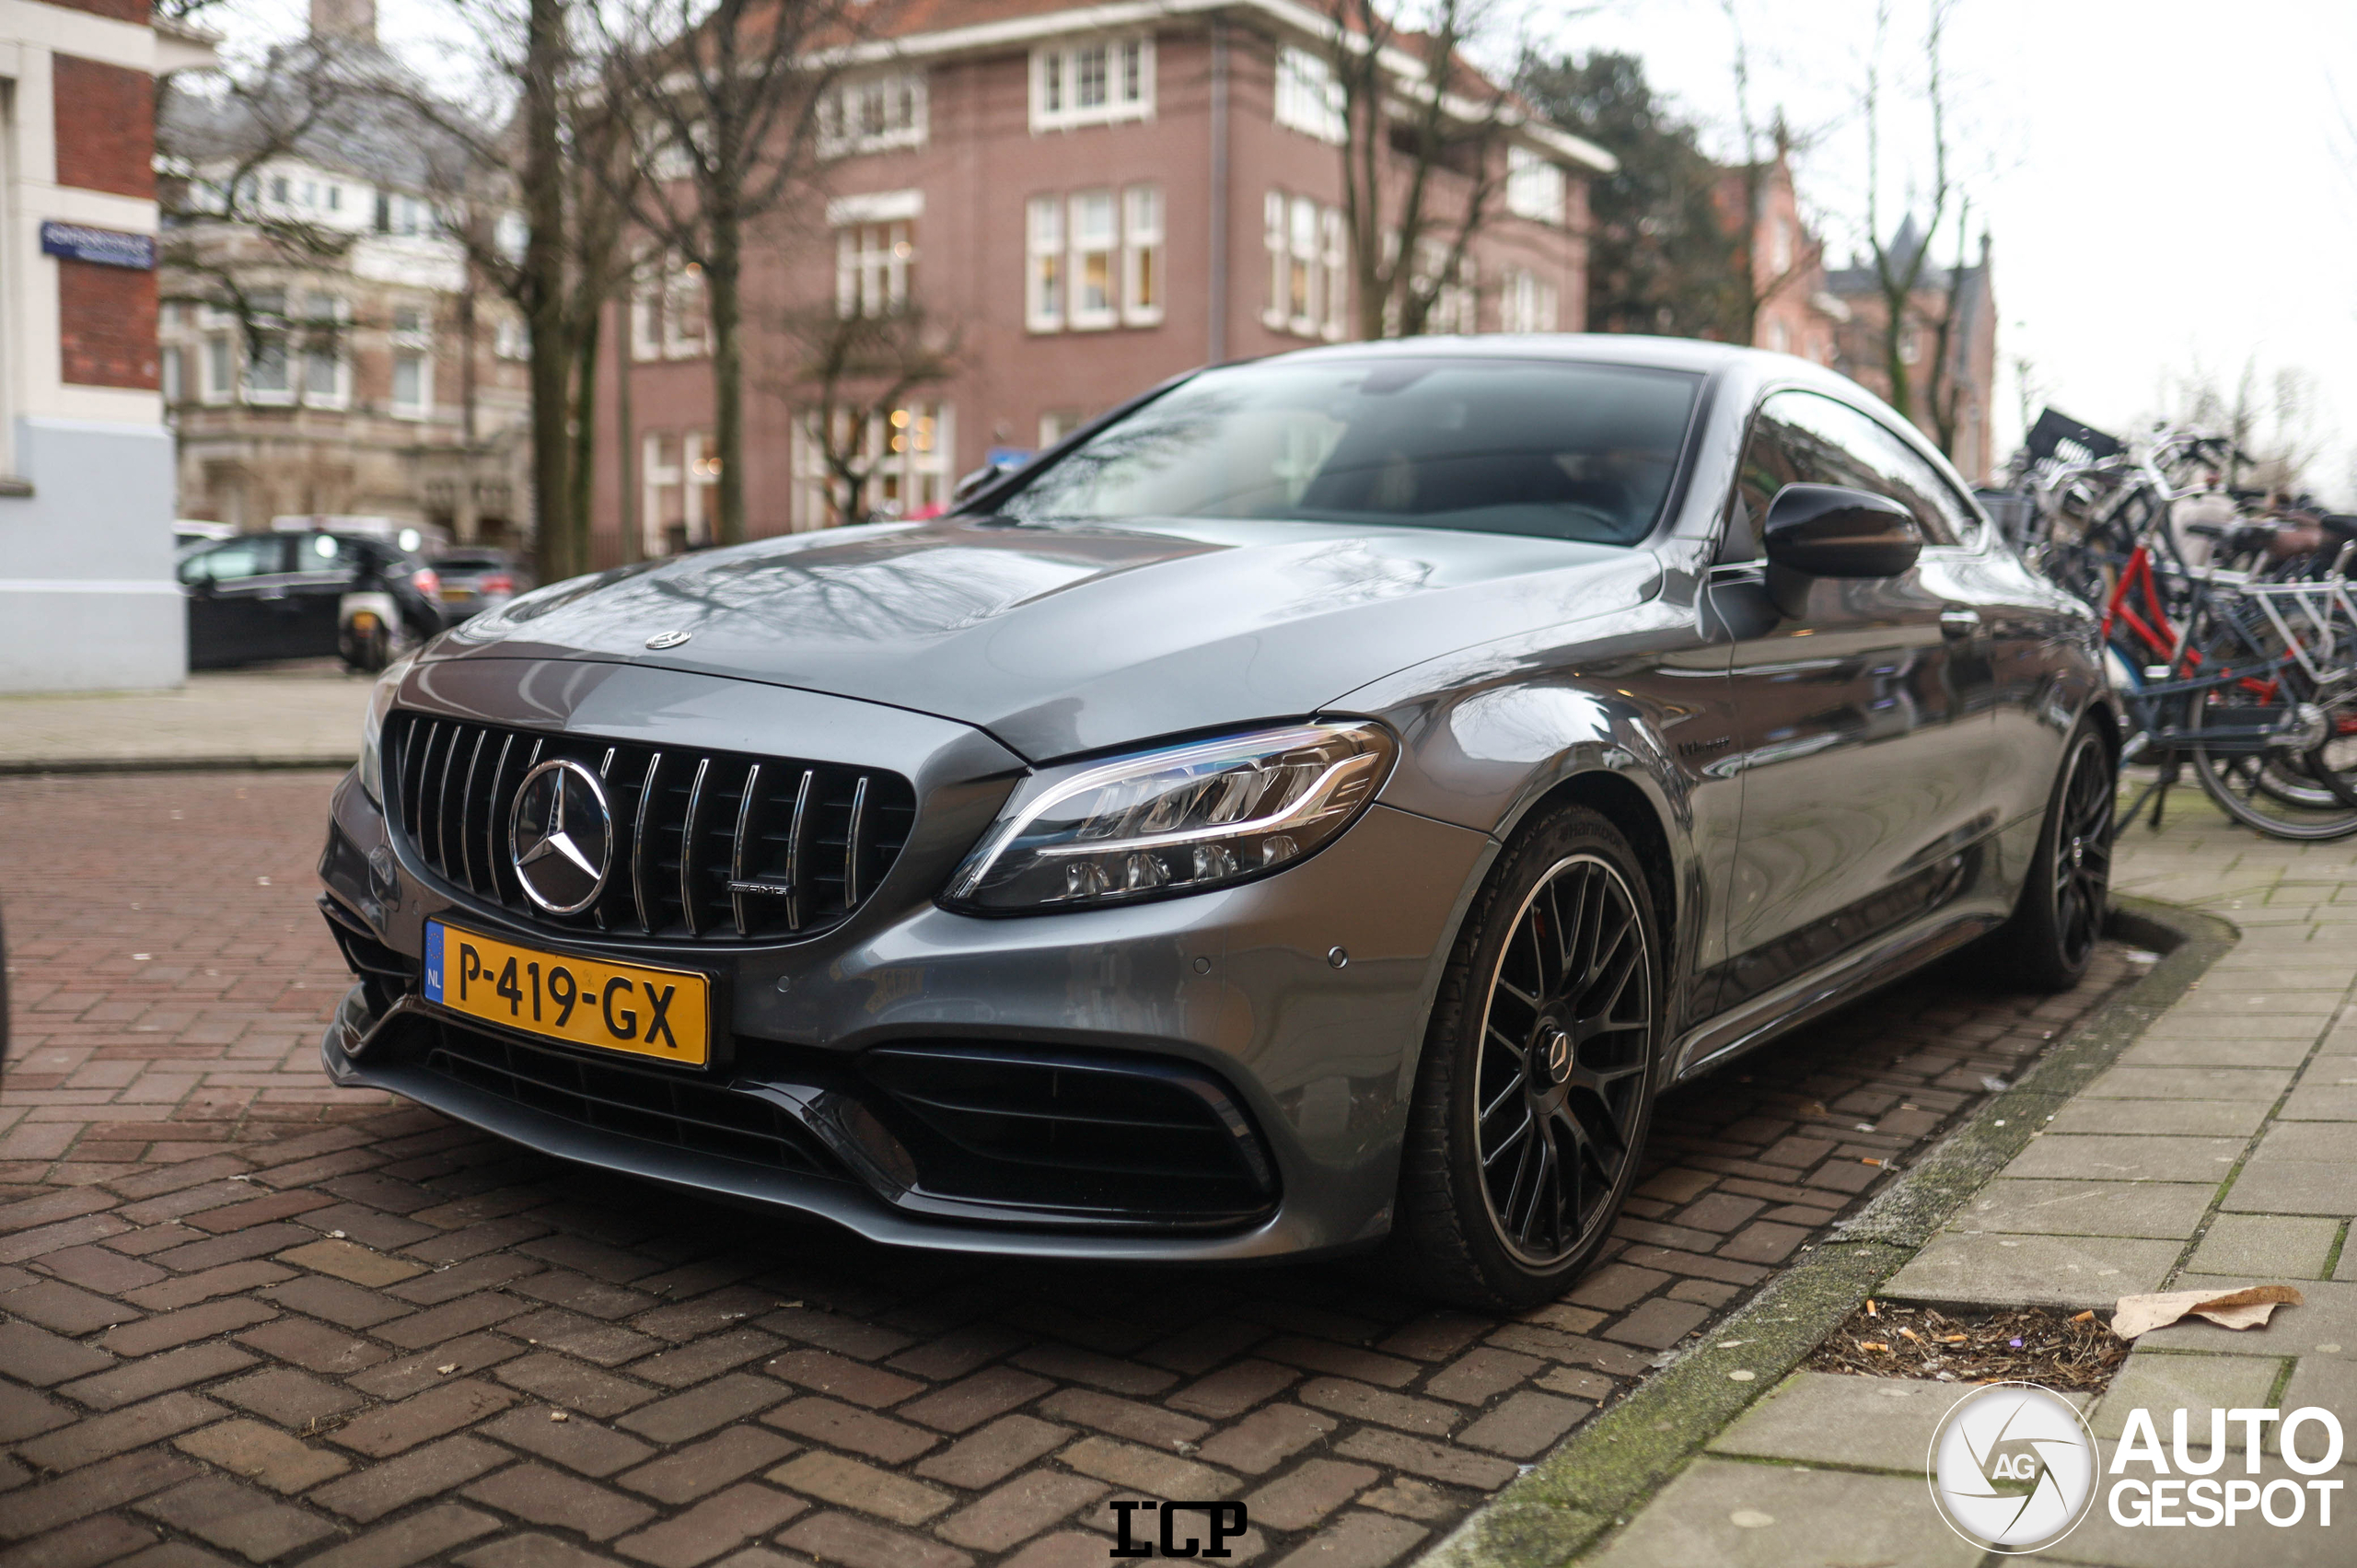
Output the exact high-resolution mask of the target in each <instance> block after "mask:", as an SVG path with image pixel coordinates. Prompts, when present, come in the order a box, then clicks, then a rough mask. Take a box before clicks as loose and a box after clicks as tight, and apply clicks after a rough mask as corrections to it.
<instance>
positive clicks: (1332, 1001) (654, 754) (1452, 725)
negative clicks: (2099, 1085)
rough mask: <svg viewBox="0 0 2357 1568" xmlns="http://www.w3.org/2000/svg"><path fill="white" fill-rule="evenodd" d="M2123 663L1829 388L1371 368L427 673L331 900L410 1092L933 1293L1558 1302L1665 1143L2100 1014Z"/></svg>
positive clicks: (1591, 370) (332, 842)
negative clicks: (1964, 974)
mask: <svg viewBox="0 0 2357 1568" xmlns="http://www.w3.org/2000/svg"><path fill="white" fill-rule="evenodd" d="M2097 651H2098V650H2097V642H2096V628H2095V625H2094V623H2093V621H2092V620H2091V618H2090V616H2089V614H2088V612H2087V611H2086V610H2084V609H2083V608H2082V607H2080V606H2079V605H2077V604H2076V603H2074V602H2073V601H2072V600H2070V599H2069V598H2065V597H2063V596H2062V595H2061V594H2059V593H2058V592H2056V591H2055V590H2053V589H2052V588H2050V587H2047V586H2046V585H2045V584H2043V583H2042V582H2041V581H2040V580H2039V579H2038V578H2037V577H2036V576H2034V575H2031V574H2030V573H2029V572H2028V571H2026V570H2025V569H2024V567H2023V566H2022V565H2021V564H2020V563H2018V562H2017V561H2016V560H2015V559H2014V556H2013V554H2012V553H2011V552H2009V551H2008V550H2007V548H2006V547H2005V545H2004V544H2003V542H2002V541H2001V540H1998V539H1997V538H1996V537H1995V532H1994V530H1993V529H1992V528H1991V527H1990V525H1989V524H1988V522H1987V520H1986V519H1985V518H1984V517H1983V516H1982V515H1981V513H1980V510H1979V509H1978V507H1977V506H1976V505H1975V504H1974V502H1973V501H1972V499H1971V494H1970V492H1969V491H1968V490H1967V489H1966V488H1965V486H1964V485H1963V483H1962V482H1961V481H1960V480H1959V479H1958V478H1957V476H1956V473H1955V472H1954V471H1953V470H1951V469H1950V468H1949V467H1948V465H1947V464H1946V463H1945V461H1943V460H1942V459H1940V458H1939V457H1938V456H1937V455H1936V454H1935V453H1934V452H1933V449H1932V448H1931V447H1928V446H1927V445H1926V444H1925V443H1924V442H1923V441H1922V439H1921V438H1920V437H1919V436H1917V435H1916V434H1915V433H1914V432H1913V431H1912V430H1911V429H1910V427H1909V426H1908V425H1907V424H1906V423H1905V422H1903V421H1902V420H1900V419H1899V418H1898V416H1897V415H1896V414H1894V413H1892V412H1890V411H1889V410H1888V409H1887V408H1885V407H1884V406H1882V405H1881V404H1880V403H1878V402H1876V401H1875V400H1874V399H1873V398H1871V397H1869V396H1868V395H1867V394H1865V393H1864V392H1863V391H1862V390H1861V389H1859V388H1858V387H1856V386H1855V385H1853V384H1852V383H1851V382H1849V381H1847V380H1844V379H1842V378H1841V377H1837V376H1835V375H1833V374H1831V373H1829V372H1828V371H1826V370H1823V369H1820V368H1817V367H1816V366H1810V365H1807V364H1805V363H1803V362H1801V361H1799V360H1795V359H1790V358H1786V357H1783V356H1781V355H1776V354H1762V353H1758V352H1754V351H1751V350H1747V349H1736V348H1727V347H1721V346H1717V345H1713V344H1707V343H1677V342H1667V341H1656V340H1648V339H1642V338H1624V337H1532V338H1513V337H1495V338H1480V339H1426V340H1420V341H1412V342H1407V343H1381V344H1344V345H1338V346H1334V347H1330V348H1321V349H1315V350H1311V351H1308V352H1306V353H1301V354H1289V355H1285V356H1283V357H1281V358H1276V359H1271V360H1264V361H1260V362H1258V363H1254V364H1248V365H1237V366H1225V367H1221V368H1217V369H1211V370H1205V371H1202V372H1200V373H1198V374H1195V375H1192V376H1189V377H1181V378H1180V379H1179V380H1177V381H1175V382H1172V383H1170V384H1168V385H1167V386H1164V387H1161V388H1159V389H1155V391H1153V392H1151V393H1149V394H1147V395H1146V396H1144V397H1143V398H1141V399H1139V400H1138V401H1135V402H1133V403H1131V404H1130V405H1128V406H1126V407H1124V408H1122V409H1120V410H1117V411H1116V412H1114V413H1112V414H1110V415H1108V416H1107V417H1105V418H1104V419H1102V420H1100V421H1098V422H1097V424H1095V425H1093V426H1092V427H1090V428H1088V429H1086V430H1084V431H1082V432H1080V433H1079V434H1078V435H1076V436H1074V437H1073V438H1072V439H1070V440H1068V441H1066V442H1065V443H1064V444H1062V446H1060V447H1057V448H1055V449H1053V450H1051V451H1050V452H1048V453H1046V454H1044V455H1043V456H1042V457H1041V458H1039V459H1038V460H1036V461H1034V462H1033V463H1031V464H1030V465H1029V466H1028V467H1026V468H1024V469H1023V470H1020V471H1018V472H1015V473H1012V474H1004V475H991V476H985V477H983V479H982V480H981V482H980V483H979V485H978V487H977V488H975V489H973V490H972V491H971V492H970V494H968V496H967V498H966V499H965V500H964V502H963V503H962V504H961V505H960V506H959V507H958V510H957V511H955V512H954V513H953V514H951V515H950V516H948V517H944V518H941V519H938V520H935V521H931V522H912V523H885V524H876V525H869V526H864V527H855V528H838V529H833V530H830V531H826V532H820V533H812V534H801V535H795V536H790V537H785V538H776V539H766V540H760V541H758V542H755V543H751V544H747V545H744V546H740V547H737V548H733V549H725V550H716V551H712V552H705V553H701V554H696V555H692V556H689V557H685V558H681V559H675V560H670V561H665V562H660V563H652V564H646V565H638V566H630V567H624V568H622V569H621V570H618V571H612V572H608V573H605V574H602V575H596V576H591V577H585V578H581V579H578V580H575V581H573V582H566V583H559V584H555V585H552V586H551V587H545V588H542V589H540V590H539V591H538V592H535V593H531V594H528V595H526V596H524V597H522V598H517V600H515V601H514V602H513V603H511V604H509V605H507V606H505V608H504V609H501V610H496V611H493V612H492V613H489V614H486V615H483V616H481V617H478V618H476V619H475V620H473V621H469V622H467V623H466V624H465V625H463V626H460V627H459V628H457V629H456V630H454V631H452V632H449V633H446V634H445V635H443V636H442V637H441V638H440V639H438V640H437V641H435V643H433V644H432V645H429V646H427V647H426V648H425V649H424V650H423V651H422V652H421V653H420V654H419V655H418V656H416V657H415V658H414V659H413V660H412V661H409V662H406V663H404V664H402V665H401V666H399V667H397V668H394V669H392V670H390V671H389V672H388V673H387V675H386V677H385V679H384V681H383V683H382V684H381V685H380V686H379V687H378V688H377V692H376V694H375V699H374V702H373V704H372V707H371V712H370V714H369V717H368V721H367V731H366V747H365V755H364V758H363V760H362V762H361V764H360V766H359V768H358V769H357V770H356V771H355V772H354V775H353V776H352V777H351V778H349V779H348V780H346V781H345V783H344V784H343V786H342V787H341V788H340V789H339V790H338V792H337V794H336V796H335V800H334V807H333V820H332V823H331V828H330V830H329V837H328V844H327V849H326V853H325V854H324V857H323V859H322V861H321V874H322V877H323V879H324V881H325V884H326V897H325V898H324V899H323V900H322V907H323V908H324V909H325V911H326V913H327V915H328V919H329V922H330V923H331V926H332V928H333V930H334V933H335V935H336V937H337V940H338V941H339V942H340V943H341V945H342V947H343V952H344V955H345V957H346V958H347V959H348V960H349V962H350V964H351V966H352V968H353V970H354V973H355V974H356V976H357V978H358V983H357V984H356V985H355V986H354V988H353V990H352V992H351V993H350V995H349V997H348V998H347V999H346V1000H345V1002H344V1003H343V1007H342V1010H341V1012H340V1015H339V1016H338V1018H337V1020H336V1022H335V1023H334V1024H333V1026H332V1027H331V1028H330V1029H329V1030H328V1033H327V1036H326V1039H325V1040H324V1042H323V1050H324V1053H325V1058H326V1063H327V1066H328V1070H329V1071H330V1073H331V1074H333V1076H334V1077H335V1079H336V1080H337V1081H338V1082H340V1083H346V1084H355V1083H357V1084H370V1085H376V1086H381V1087H383V1088H387V1089H389V1090H392V1091H394V1092H395V1093H397V1094H400V1095H403V1096H406V1097H408V1098H411V1099H413V1100H416V1101H419V1102H421V1103H424V1104H425V1105H429V1106H433V1107H435V1108H436V1109H440V1110H442V1111H444V1112H446V1113H447V1114H448V1115H450V1116H453V1117H456V1118H458V1119H459V1120H460V1121H467V1122H470V1123H473V1124H474V1125H476V1126H479V1127H482V1128H485V1129H488V1130H489V1131H491V1132H495V1133H498V1134H500V1135H502V1136H504V1137H506V1138H510V1139H513V1140H515V1141H517V1142H518V1143H521V1144H528V1145H530V1146H532V1147H534V1148H537V1149H540V1150H544V1151H546V1152H548V1153H550V1154H552V1155H555V1156H563V1157H564V1158H566V1159H571V1160H577V1161H583V1162H586V1163H589V1164H592V1165H597V1166H602V1167H609V1168H610V1169H614V1170H619V1171H626V1172H630V1173H633V1174H635V1175H637V1176H640V1177H644V1178H646V1179H651V1180H654V1181H658V1182H664V1183H668V1184H671V1185H673V1186H675V1187H679V1188H685V1189H690V1190H693V1191H701V1192H703V1193H707V1194H712V1195H715V1196H721V1197H726V1198H728V1199H732V1200H736V1201H739V1202H757V1203H764V1204H774V1205H783V1206H784V1207H787V1208H791V1209H795V1210H799V1211H803V1212H806V1213H807V1214H816V1215H822V1216H824V1217H826V1218H827V1219H830V1220H832V1221H835V1222H837V1223H839V1224H842V1225H847V1226H849V1227H851V1228H852V1229H853V1230H854V1231H857V1232H859V1233H861V1234H862V1235H865V1236H867V1237H872V1238H875V1239H876V1240H878V1241H883V1242H889V1243H900V1244H909V1245H917V1246H924V1247H935V1248H954V1249H971V1250H982V1251H992V1252H1000V1253H1028V1254H1035V1255H1057V1256H1064V1257H1090V1258H1098V1259H1129V1260H1247V1259H1264V1258H1273V1257H1277V1256H1281V1255H1299V1254H1307V1253H1318V1252H1339V1251H1345V1250H1351V1249H1371V1248H1376V1247H1387V1248H1389V1249H1393V1250H1394V1251H1395V1252H1396V1253H1397V1255H1398V1257H1399V1260H1400V1269H1399V1272H1398V1273H1397V1274H1396V1275H1395V1276H1394V1277H1396V1278H1398V1279H1400V1280H1402V1281H1406V1282H1411V1283H1417V1284H1420V1285H1421V1286H1422V1288H1424V1289H1425V1290H1428V1291H1430V1292H1431V1293H1433V1294H1434V1295H1441V1296H1446V1297H1452V1298H1455V1299H1457V1300H1462V1301H1467V1302H1480V1303H1488V1304H1492V1305H1496V1304H1516V1303H1530V1302H1533V1301H1537V1300H1538V1299H1541V1298H1544V1297H1547V1296H1550V1295H1554V1294H1558V1293H1560V1292H1561V1290H1562V1289H1563V1288H1564V1287H1565V1285H1566V1284H1567V1283H1568V1282H1569V1280H1570V1279H1571V1277H1572V1276H1573V1275H1574V1274H1575V1273H1576V1272H1578V1271H1579V1269H1580V1268H1581V1267H1582V1266H1583V1264H1584V1263H1585V1261H1586V1260H1588V1259H1589V1258H1590V1257H1591V1256H1592V1255H1593V1254H1594V1253H1595V1251H1596V1249H1597V1248H1598V1247H1599V1245H1600V1244H1601V1243H1602V1242H1603V1240H1604V1239H1605V1237H1606V1236H1607V1234H1608V1227H1609V1225H1610V1224H1611V1220H1612V1216H1613V1214H1614V1213H1615V1211H1616V1210H1617V1209H1618V1207H1619V1205H1620V1202H1621V1201H1622V1199H1623V1197H1624V1196H1625V1194H1626V1192H1627V1191H1628V1188H1629V1186H1630V1185H1631V1181H1632V1179H1634V1177H1635V1174H1636V1171H1637V1168H1638V1165H1639V1160H1640V1154H1641V1150H1642V1146H1643V1142H1644V1139H1645V1135H1646V1130H1647V1125H1648V1121H1649V1120H1650V1118H1651V1115H1652V1112H1653V1108H1654V1105H1655V1100H1656V1098H1658V1096H1659V1095H1660V1093H1661V1091H1662V1090H1663V1088H1664V1087H1665V1086H1667V1085H1669V1084H1672V1083H1675V1082H1677V1081H1678V1080H1679V1079H1682V1078H1685V1077H1688V1076H1689V1075H1691V1074H1697V1073H1701V1072H1704V1071H1706V1070H1709V1069H1711V1068H1713V1067H1715V1066H1717V1065H1719V1064H1721V1063H1725V1062H1727V1061H1729V1060H1730V1059H1732V1058H1734V1057H1735V1056H1736V1055H1738V1054H1740V1053H1742V1052H1744V1051H1749V1050H1752V1049H1754V1048H1756V1047H1758V1046H1759V1045H1761V1044H1762V1043H1764V1042H1766V1041H1768V1040H1771V1039H1772V1038H1774V1037H1775V1036H1776V1035H1778V1034H1779V1033H1781V1032H1782V1031H1784V1030H1787V1029H1790V1028H1794V1026H1796V1025H1799V1024H1802V1023H1804V1022H1805V1021H1806V1020H1808V1019H1810V1018H1811V1017H1813V1016H1817V1015H1818V1014H1820V1013H1822V1012H1824V1011H1825V1010H1826V1009H1828V1008H1830V1007H1834V1006H1837V1005H1840V1004H1841V1003H1842V1002H1844V1001H1845V1000H1848V999H1850V998H1852V997H1855V996H1857V995H1858V994H1860V993H1862V992H1864V991H1865V990H1866V989H1868V988H1870V987H1873V986H1876V985H1879V984H1881V983H1883V982H1885V981H1890V980H1892V979H1893V978H1895V977H1897V976H1899V975H1901V974H1904V973H1906V972H1907V971H1908V970H1910V969H1913V968H1915V967H1917V966H1919V965H1922V964H1923V963H1925V962H1927V961H1929V960H1931V959H1932V958H1935V957H1937V956H1939V955H1941V954H1943V953H1945V952H1948V951H1950V950H1951V949H1954V948H1956V947H1958V946H1960V945H1962V944H1964V943H1967V942H1971V941H1974V940H1976V939H1983V938H1985V939H1987V941H1988V943H1989V947H1990V950H1991V955H1992V957H1993V958H1999V959H2001V960H2002V962H2003V966H2004V969H2005V972H2006V973H2007V974H2008V975H2010V977H2011V978H2012V980H2013V981H2014V982H2016V983H2020V984H2025V985H2030V986H2041V987H2049V988H2053V987H2061V986H2065V985H2068V984H2070V983H2071V982H2072V981H2074V980H2075V979H2076V977H2077V976H2078V975H2079V974H2080V973H2081V972H2082V971H2083V970H2084V967H2085V965H2086V963H2087V959H2088V955H2089V952H2090V950H2091V948H2092V947H2093V945H2094V943H2095V940H2096V935H2097V932H2098V929H2099V926H2100V923H2101V921H2102V918H2103V912H2104V905H2105V899H2106V890H2107V865H2108V860H2109V851H2110V836H2111V803H2112V796H2113V776H2114V768H2115V762H2114V759H2115V755H2116V752H2117V743H2118V739H2119V719H2118V717H2117V715H2116V714H2115V711H2114V707H2113V702H2112V698H2111V696H2110V694H2109V692H2108V691H2107V686H2106V683H2105V681H2104V679H2103V678H2102V672H2101V667H2100V665H2099V663H2098V658H2097Z"/></svg>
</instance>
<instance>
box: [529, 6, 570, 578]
mask: <svg viewBox="0 0 2357 1568" xmlns="http://www.w3.org/2000/svg"><path fill="white" fill-rule="evenodd" d="M565 4H566V0H531V8H530V11H529V13H528V16H527V18H526V23H525V26H526V37H525V56H526V62H527V63H526V66H525V76H524V201H525V216H526V218H527V220H528V223H529V224H530V228H531V233H530V236H529V238H528V239H527V240H526V241H525V245H524V273H525V280H526V282H525V289H526V296H527V298H528V299H529V301H530V309H529V312H528V316H529V319H530V321H531V329H532V366H531V383H532V523H533V528H532V541H533V565H534V567H535V569H536V571H537V573H538V575H539V576H540V581H542V582H544V583H550V582H556V581H559V580H561V579H563V578H565V577H570V576H572V575H575V573H577V572H579V571H580V570H581V566H582V563H580V562H579V561H577V560H575V557H574V553H573V550H572V542H573V541H572V533H571V529H570V528H568V527H567V526H566V517H565V514H566V511H567V509H568V508H569V506H570V505H571V503H572V500H573V486H572V483H571V482H570V476H569V474H568V472H567V470H568V468H569V467H570V462H569V459H570V458H571V455H572V454H571V451H570V448H569V447H568V444H567V442H566V439H565V437H566V431H565V414H566V412H567V405H568V404H569V402H570V401H571V400H570V399H568V398H567V397H566V396H565V382H566V380H567V378H568V375H569V372H570V370H571V364H570V359H571V356H570V354H568V353H567V352H566V346H565V331H564V327H565V322H564V281H565V279H564V273H565V267H564V185H563V180H564V144H563V115H562V113H561V111H560V109H559V106H558V102H557V93H558V90H559V84H560V82H561V80H562V75H563V60H564V47H565V44H564V37H565Z"/></svg>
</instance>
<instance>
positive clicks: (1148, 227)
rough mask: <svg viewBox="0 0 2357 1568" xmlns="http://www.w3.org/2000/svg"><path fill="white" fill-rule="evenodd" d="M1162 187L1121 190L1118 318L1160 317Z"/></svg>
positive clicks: (1141, 323) (1142, 323) (1138, 321)
mask: <svg viewBox="0 0 2357 1568" xmlns="http://www.w3.org/2000/svg"><path fill="white" fill-rule="evenodd" d="M1162 296H1163V282H1162V187H1161V186H1159V185H1132V186H1131V187H1130V188H1129V189H1128V190H1126V191H1123V192H1121V319H1122V320H1124V321H1126V322H1128V323H1129V324H1130V325H1131V326H1132V327H1151V326H1153V325H1154V324H1155V322H1157V321H1159V320H1161V319H1162Z"/></svg>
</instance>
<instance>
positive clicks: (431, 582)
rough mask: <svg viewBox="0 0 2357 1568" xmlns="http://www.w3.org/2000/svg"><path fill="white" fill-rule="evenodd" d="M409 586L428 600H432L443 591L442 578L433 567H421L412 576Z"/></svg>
mask: <svg viewBox="0 0 2357 1568" xmlns="http://www.w3.org/2000/svg"><path fill="white" fill-rule="evenodd" d="M409 586H410V587H413V588H415V589H416V590H417V591H418V592H419V593H422V594H424V596H425V597H426V598H433V597H434V596H435V594H438V593H440V592H441V591H442V578H441V575H440V574H438V573H436V572H435V570H434V568H433V567H431V566H420V567H419V568H418V569H417V570H416V571H415V572H414V573H412V574H411V575H410V579H409Z"/></svg>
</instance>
